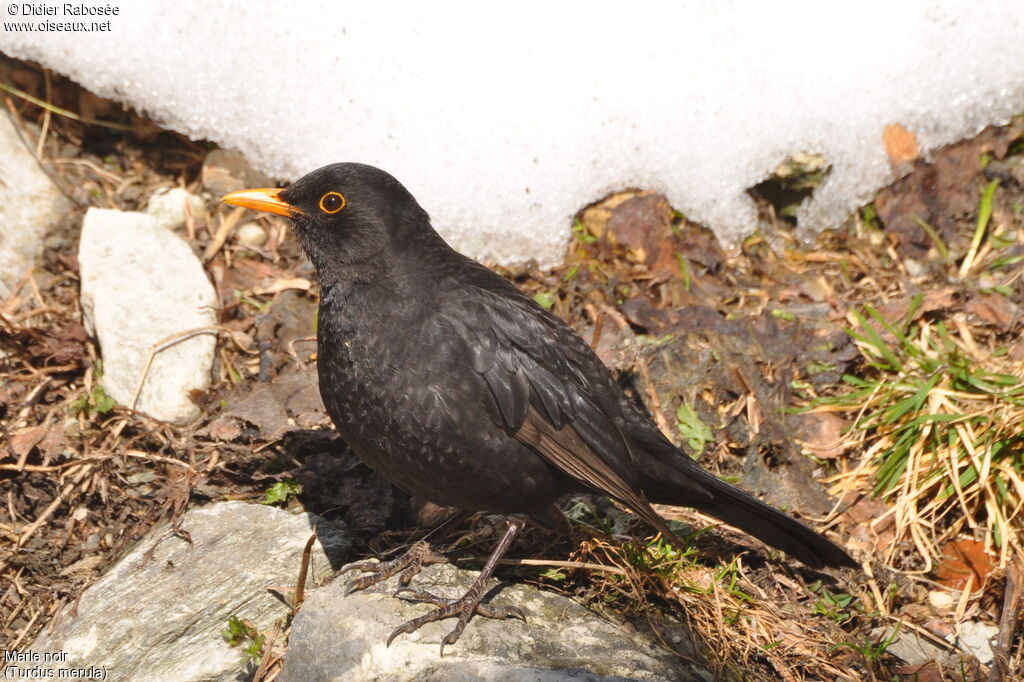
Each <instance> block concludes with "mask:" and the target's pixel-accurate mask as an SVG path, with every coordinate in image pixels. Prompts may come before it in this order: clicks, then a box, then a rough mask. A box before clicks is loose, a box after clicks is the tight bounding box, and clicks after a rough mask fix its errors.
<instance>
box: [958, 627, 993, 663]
mask: <svg viewBox="0 0 1024 682" xmlns="http://www.w3.org/2000/svg"><path fill="white" fill-rule="evenodd" d="M998 634H999V628H997V627H996V626H995V625H988V624H986V623H979V622H978V621H975V620H969V621H967V622H966V623H961V625H960V638H959V640H958V641H957V645H958V646H959V647H960V649H961V650H963V651H965V652H967V653H969V654H971V655H972V656H974V657H975V658H976V659H978V662H979V663H981V664H982V665H991V664H992V661H994V660H995V654H994V653H993V652H992V639H993V638H994V637H995V636H996V635H998Z"/></svg>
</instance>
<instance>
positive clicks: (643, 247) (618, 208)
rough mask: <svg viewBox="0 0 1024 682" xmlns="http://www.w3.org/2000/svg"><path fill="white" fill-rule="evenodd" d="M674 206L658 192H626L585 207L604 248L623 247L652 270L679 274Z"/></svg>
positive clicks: (628, 255) (586, 217)
mask: <svg viewBox="0 0 1024 682" xmlns="http://www.w3.org/2000/svg"><path fill="white" fill-rule="evenodd" d="M672 217H673V212H672V207H671V206H670V205H669V203H668V200H667V199H665V197H663V196H662V195H660V194H656V193H654V192H623V193H621V194H617V195H614V196H612V197H610V198H608V199H607V200H605V201H603V202H601V203H600V204H597V205H596V206H592V207H591V208H588V209H587V210H586V211H584V213H583V215H582V217H581V220H582V221H583V224H584V227H585V228H587V230H588V231H589V232H590V233H591V234H594V235H596V236H598V237H599V238H600V239H601V240H602V248H622V249H624V250H625V251H626V254H625V255H626V259H627V260H629V261H630V262H633V263H644V264H645V265H646V266H647V268H648V270H650V271H651V272H652V273H657V274H662V275H670V276H671V275H676V274H678V270H679V266H678V264H677V262H676V240H675V236H674V235H673V233H672Z"/></svg>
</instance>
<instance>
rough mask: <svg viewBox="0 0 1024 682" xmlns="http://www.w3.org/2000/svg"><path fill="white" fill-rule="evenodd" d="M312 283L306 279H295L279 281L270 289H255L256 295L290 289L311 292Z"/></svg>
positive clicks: (269, 287)
mask: <svg viewBox="0 0 1024 682" xmlns="http://www.w3.org/2000/svg"><path fill="white" fill-rule="evenodd" d="M312 286H313V285H312V283H310V281H309V280H308V279H306V278H305V277H293V278H291V279H279V280H276V281H275V282H274V283H273V284H271V285H270V286H268V287H257V288H255V289H253V293H254V294H259V295H261V296H262V295H265V294H276V293H279V292H282V291H287V290H288V289H298V290H299V291H309V289H310V287H312Z"/></svg>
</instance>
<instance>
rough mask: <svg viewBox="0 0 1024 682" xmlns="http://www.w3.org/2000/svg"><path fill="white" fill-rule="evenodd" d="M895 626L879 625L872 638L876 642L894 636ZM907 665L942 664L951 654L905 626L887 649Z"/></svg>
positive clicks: (872, 633) (873, 631)
mask: <svg viewBox="0 0 1024 682" xmlns="http://www.w3.org/2000/svg"><path fill="white" fill-rule="evenodd" d="M894 630H895V626H891V627H877V628H875V629H873V630H872V631H871V639H872V641H875V642H881V641H882V640H885V639H888V638H889V637H892V633H893V631H894ZM885 651H886V653H889V654H892V655H893V656H895V657H896V658H898V659H900V660H901V661H904V662H905V663H907V665H923V664H925V663H927V662H929V661H936V662H937V663H939V664H941V663H942V662H943V661H945V660H946V659H947V658H948V657H949V654H948V653H947V652H946V651H945V650H944V649H942V648H940V647H938V646H936V645H934V644H932V643H931V642H930V641H928V640H927V639H925V638H924V637H922V636H921V635H919V634H918V633H917V632H915V631H914V630H909V629H906V628H903V629H901V630H900V632H899V634H898V635H897V637H896V639H894V640H893V641H892V643H891V644H889V646H888V648H887V649H886V650H885Z"/></svg>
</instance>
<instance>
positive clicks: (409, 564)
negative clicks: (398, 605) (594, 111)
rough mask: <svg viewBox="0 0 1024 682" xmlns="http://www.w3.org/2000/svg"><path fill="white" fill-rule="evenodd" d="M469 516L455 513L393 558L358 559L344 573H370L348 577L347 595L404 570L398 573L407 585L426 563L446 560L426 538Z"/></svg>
mask: <svg viewBox="0 0 1024 682" xmlns="http://www.w3.org/2000/svg"><path fill="white" fill-rule="evenodd" d="M467 516H469V513H468V512H464V511H460V512H457V513H455V514H453V515H452V516H451V517H449V518H448V519H447V520H445V522H444V523H442V524H441V525H440V526H438V527H437V528H435V529H434V530H432V531H430V532H429V533H427V534H426V535H424V536H423V538H422V539H421V540H420V541H419V542H417V543H415V544H414V545H413V546H412V547H410V548H409V550H408V551H407V552H406V553H405V554H403V555H402V556H400V557H398V558H397V559H395V560H393V561H383V562H380V561H359V562H356V563H354V564H352V565H351V566H349V567H348V568H346V569H345V571H344V573H348V572H350V571H366V572H368V573H369V575H364V576H361V577H359V578H356V579H355V580H351V581H349V583H348V585H346V586H345V596H348V595H349V594H351V593H353V592H355V591H356V590H364V589H366V588H367V587H370V586H371V585H376V584H377V583H379V582H381V581H383V580H387V579H388V578H390V577H391V576H393V575H398V574H401V575H399V577H398V584H399V585H401V586H402V587H405V586H406V585H408V584H409V582H410V581H411V580H412V579H413V576H415V575H416V574H417V573H419V572H420V571H421V570H423V567H424V566H429V565H431V564H440V563H443V562H444V560H445V559H444V557H443V556H441V555H440V554H438V553H437V552H435V551H434V550H433V549H431V547H430V543H429V542H427V540H429V539H430V537H431V536H433V535H437V534H438V533H441V532H446V531H447V530H448V529H449V528H450V527H452V526H454V525H456V524H458V523H461V522H462V521H463V520H464V519H465V518H466V517H467Z"/></svg>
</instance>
